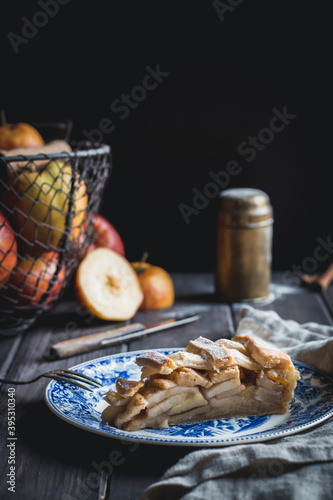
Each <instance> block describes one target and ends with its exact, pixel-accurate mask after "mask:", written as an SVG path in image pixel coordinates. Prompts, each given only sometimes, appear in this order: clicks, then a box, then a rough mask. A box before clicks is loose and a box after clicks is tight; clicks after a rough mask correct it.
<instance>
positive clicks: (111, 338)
mask: <svg viewBox="0 0 333 500" xmlns="http://www.w3.org/2000/svg"><path fill="white" fill-rule="evenodd" d="M197 319H199V314H191V315H188V316H182V317H174V318H169V319H167V320H164V321H161V322H159V323H156V324H153V325H150V326H148V327H147V326H146V325H144V324H142V323H132V324H130V325H125V326H121V327H119V328H110V329H108V330H105V331H103V332H99V333H93V334H91V335H85V336H83V337H77V338H75V339H70V340H64V341H62V342H58V343H57V344H54V345H53V346H52V347H51V349H50V354H49V356H48V357H49V359H62V358H67V357H69V356H74V355H76V354H81V353H83V352H89V351H93V350H95V349H100V348H102V347H107V346H109V345H114V344H120V343H122V342H127V341H129V340H134V339H138V338H141V337H144V336H146V335H149V334H151V333H155V332H160V331H162V330H166V329H168V328H174V327H176V326H181V325H185V324H187V323H191V322H192V321H196V320H197Z"/></svg>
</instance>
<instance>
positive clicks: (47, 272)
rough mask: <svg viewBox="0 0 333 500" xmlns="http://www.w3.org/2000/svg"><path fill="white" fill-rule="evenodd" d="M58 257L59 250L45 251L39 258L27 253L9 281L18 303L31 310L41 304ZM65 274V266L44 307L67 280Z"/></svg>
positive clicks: (10, 290) (10, 291)
mask: <svg viewBox="0 0 333 500" xmlns="http://www.w3.org/2000/svg"><path fill="white" fill-rule="evenodd" d="M58 259H59V254H58V253H57V252H44V253H43V254H41V255H40V256H39V257H38V258H36V257H32V256H30V255H25V256H24V258H23V259H21V261H20V262H19V264H18V265H17V267H16V269H15V271H14V273H13V274H12V275H11V277H10V279H9V281H8V288H9V293H10V294H11V295H13V296H14V297H15V299H16V300H17V303H18V305H20V306H24V308H25V309H27V310H31V309H32V308H33V307H35V306H36V305H38V304H39V302H40V301H41V299H42V297H43V295H44V293H45V292H46V291H47V290H48V287H49V284H50V281H51V279H52V278H53V276H54V273H55V272H56V268H57V264H58ZM65 274H66V271H65V267H64V266H63V267H62V268H61V269H60V272H59V274H58V277H57V279H56V281H55V283H54V284H53V285H52V288H51V291H50V292H49V295H48V297H47V299H46V301H45V303H44V307H47V306H48V305H50V304H51V303H52V302H53V301H54V300H55V299H56V297H57V295H58V292H59V291H60V289H61V287H62V285H63V284H64V282H65Z"/></svg>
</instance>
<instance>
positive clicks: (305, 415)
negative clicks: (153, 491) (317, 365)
mask: <svg viewBox="0 0 333 500" xmlns="http://www.w3.org/2000/svg"><path fill="white" fill-rule="evenodd" d="M176 350H179V349H159V351H160V352H162V353H164V354H166V355H168V354H171V353H172V352H175V351H176ZM141 352H142V351H135V352H126V353H119V354H115V355H111V356H105V357H103V358H98V359H93V360H91V361H87V362H85V363H82V364H80V365H77V366H74V367H73V368H72V370H77V371H78V372H80V373H85V374H86V375H89V376H90V377H93V378H95V379H97V380H99V381H100V382H102V384H103V385H104V389H98V390H96V391H94V392H93V393H89V392H88V391H84V390H82V389H78V388H75V387H74V386H67V387H65V386H64V385H62V384H60V383H59V382H56V381H54V380H52V382H50V383H49V385H48V386H47V388H46V393H45V400H46V403H47V405H48V406H49V408H50V409H51V410H52V411H53V412H54V413H55V414H56V415H57V416H58V417H60V418H62V419H64V420H65V421H67V422H69V423H70V424H72V425H75V426H77V427H80V428H81V429H84V430H86V431H90V432H94V433H96V434H100V435H104V436H106V437H111V438H118V439H122V440H129V441H139V442H145V443H152V444H164V445H180V446H200V447H203V446H227V445H232V444H239V443H244V442H253V441H266V440H269V439H275V438H279V437H282V436H287V435H289V434H295V433H297V432H301V431H303V430H305V429H308V428H310V427H313V426H315V425H317V424H319V423H320V422H323V421H324V420H326V419H328V418H329V417H331V416H332V415H333V381H332V380H331V379H329V378H328V377H326V376H325V375H324V374H322V373H320V372H318V371H316V370H315V369H314V368H312V367H310V366H308V365H305V364H303V363H299V362H297V361H294V364H295V366H296V368H297V369H298V370H299V372H300V375H301V379H300V380H299V381H298V384H297V388H296V390H295V396H294V399H293V401H292V403H291V406H290V411H289V412H288V413H286V414H284V415H265V416H261V417H248V418H231V419H222V420H212V421H206V422H200V423H190V424H183V425H176V426H171V427H170V428H169V429H157V430H156V429H144V430H141V431H138V432H126V431H122V430H119V429H116V428H114V427H112V426H110V425H107V424H104V423H102V421H101V409H100V406H101V402H103V400H102V398H101V395H102V394H103V393H104V392H106V389H105V387H106V388H107V389H111V390H114V389H115V381H116V379H117V377H123V378H128V379H132V380H139V378H140V368H139V367H138V366H137V365H136V364H135V358H136V357H137V356H138V355H139V354H140V353H141Z"/></svg>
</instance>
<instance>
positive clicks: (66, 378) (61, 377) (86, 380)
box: [0, 369, 103, 392]
mask: <svg viewBox="0 0 333 500" xmlns="http://www.w3.org/2000/svg"><path fill="white" fill-rule="evenodd" d="M42 377H45V378H51V379H53V380H56V381H57V382H67V383H68V384H72V385H75V386H77V387H80V388H81V389H85V390H86V391H91V392H92V391H93V390H94V389H96V388H97V387H103V384H101V383H100V382H98V381H97V380H95V379H93V378H91V377H88V375H84V374H83V373H79V372H75V371H73V370H62V369H60V370H52V371H50V372H46V373H42V374H41V375H38V377H35V378H33V379H31V380H9V379H7V378H0V383H3V384H11V385H23V384H32V383H33V382H36V381H37V380H39V379H41V378H42Z"/></svg>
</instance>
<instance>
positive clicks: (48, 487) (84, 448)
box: [0, 272, 333, 500]
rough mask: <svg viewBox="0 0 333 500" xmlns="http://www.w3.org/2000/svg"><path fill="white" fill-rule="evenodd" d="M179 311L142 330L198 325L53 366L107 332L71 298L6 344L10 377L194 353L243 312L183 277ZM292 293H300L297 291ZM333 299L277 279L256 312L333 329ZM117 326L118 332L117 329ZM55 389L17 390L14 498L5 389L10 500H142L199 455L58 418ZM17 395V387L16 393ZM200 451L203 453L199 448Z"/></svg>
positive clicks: (286, 277) (4, 372)
mask: <svg viewBox="0 0 333 500" xmlns="http://www.w3.org/2000/svg"><path fill="white" fill-rule="evenodd" d="M173 278H174V283H175V289H176V302H175V305H174V306H173V307H172V308H170V309H165V310H161V311H151V312H139V313H138V314H137V315H136V316H135V318H133V320H132V321H133V322H134V321H135V322H136V321H139V322H143V323H145V324H147V325H149V324H152V323H155V322H156V321H159V320H160V319H162V318H166V317H169V316H171V315H173V314H188V313H199V314H200V319H199V320H198V321H196V322H194V323H191V324H188V325H185V326H182V327H177V328H175V329H171V330H169V331H165V332H160V333H157V334H154V335H151V336H148V337H146V338H144V339H141V340H136V341H135V342H130V343H128V344H120V345H117V346H113V347H109V348H105V349H103V350H98V351H94V352H90V353H86V354H84V355H79V356H75V357H71V358H68V359H64V360H61V361H47V360H46V359H45V357H44V356H45V354H47V353H48V352H49V348H50V346H51V345H52V344H54V343H55V342H57V341H59V340H63V339H65V338H70V337H77V336H80V335H82V334H84V333H86V332H91V331H100V330H101V328H102V327H103V326H105V325H106V323H103V322H101V321H97V320H96V319H93V318H91V316H90V315H89V314H87V313H85V312H84V311H82V309H81V308H79V307H78V305H77V304H76V302H75V301H74V300H73V299H72V298H71V296H70V294H69V296H68V298H67V300H65V299H63V300H62V301H61V302H60V303H59V304H58V305H57V306H56V307H55V308H53V309H52V310H51V311H50V312H48V313H47V314H45V316H44V317H42V318H40V319H39V321H38V322H37V323H36V324H35V325H34V327H33V328H32V329H31V330H30V331H27V332H25V333H24V334H21V335H19V336H16V337H12V338H4V337H3V338H0V346H1V347H0V377H7V378H10V379H16V380H24V379H29V378H33V377H34V376H36V375H38V374H40V373H43V372H45V371H49V370H50V369H53V368H58V367H61V368H67V367H70V366H73V365H75V364H78V363H80V362H83V361H86V360H89V359H93V358H97V357H99V356H104V355H106V354H113V353H116V352H119V351H126V350H129V351H132V350H137V349H146V348H147V349H153V348H162V347H169V346H171V347H172V346H176V347H179V346H185V345H186V344H187V342H188V341H189V340H190V339H192V338H195V337H196V336H198V335H203V336H206V337H208V338H210V339H212V340H216V339H218V338H220V337H223V336H226V337H230V336H231V335H232V334H233V332H234V331H235V328H236V326H237V323H238V319H239V314H240V309H241V305H240V304H233V305H231V306H229V305H226V304H221V303H219V302H218V301H217V300H216V298H215V296H214V280H213V275H211V274H173ZM291 283H292V284H291ZM332 306H333V289H332V288H329V289H328V290H327V291H326V292H325V293H323V294H322V293H318V292H315V291H310V290H309V289H306V288H303V287H301V286H299V284H298V283H297V279H296V280H295V278H294V277H292V276H291V274H290V273H288V272H287V273H279V274H275V275H273V279H272V284H271V297H270V299H269V300H268V301H266V302H265V303H262V304H257V305H256V306H255V307H258V308H261V309H274V310H275V311H277V313H278V314H280V316H281V317H282V318H284V319H294V320H296V321H299V322H300V323H304V322H307V321H316V322H319V323H325V324H332V314H333V311H332V309H333V307H332ZM108 325H109V323H108ZM47 383H48V381H47V380H46V379H41V380H40V381H38V382H36V383H34V384H32V385H27V386H15V412H16V414H15V415H16V417H15V437H16V438H17V439H16V440H15V451H14V454H15V457H14V458H15V492H16V495H13V493H12V492H10V491H8V489H7V488H8V487H9V484H7V480H8V476H7V474H9V472H10V470H9V467H10V465H9V464H8V459H9V458H10V448H9V447H8V446H7V444H8V439H7V438H8V423H7V419H8V388H9V387H11V386H9V385H3V386H2V387H1V403H0V404H1V422H2V423H1V431H0V432H1V454H0V471H1V490H0V498H1V499H3V500H5V499H7V498H8V499H9V498H17V499H19V500H101V499H108V500H111V499H112V500H125V499H126V500H134V499H138V498H139V496H140V494H141V493H142V492H143V491H144V489H145V488H146V487H147V486H148V485H149V484H151V483H153V482H154V481H156V480H157V479H158V478H159V477H160V476H161V475H162V474H163V472H164V471H165V470H166V469H167V468H168V467H170V466H171V465H173V464H174V463H176V462H177V461H178V460H179V459H180V458H182V457H184V456H185V455H186V454H187V453H189V452H191V451H193V449H194V448H190V447H179V446H175V447H171V446H160V445H148V444H137V443H134V442H124V441H119V440H116V439H109V438H106V437H103V436H99V435H97V434H93V433H90V432H86V431H84V430H81V429H79V428H76V427H74V426H72V425H70V424H68V423H67V422H65V421H63V420H61V419H60V418H58V417H57V416H56V415H54V414H53V413H52V412H51V411H50V410H49V409H48V408H47V407H46V404H45V402H44V391H45V387H46V385H47ZM13 387H14V386H13ZM195 449H197V448H195Z"/></svg>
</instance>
